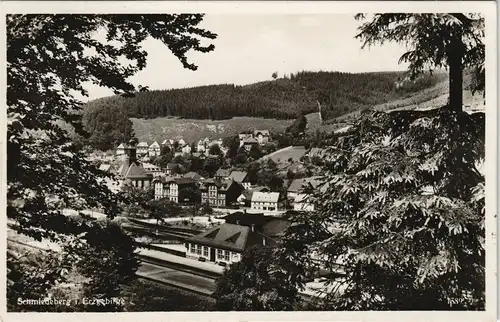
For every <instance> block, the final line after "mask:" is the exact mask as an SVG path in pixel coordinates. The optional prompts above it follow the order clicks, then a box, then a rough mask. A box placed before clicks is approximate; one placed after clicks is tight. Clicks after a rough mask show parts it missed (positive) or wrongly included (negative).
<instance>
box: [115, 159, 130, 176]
mask: <svg viewBox="0 0 500 322" xmlns="http://www.w3.org/2000/svg"><path fill="white" fill-rule="evenodd" d="M129 167H130V162H129V160H128V159H126V160H125V161H123V163H122V164H121V165H120V167H119V168H118V171H117V174H118V175H119V176H121V177H124V176H125V175H126V174H127V171H128V168H129Z"/></svg>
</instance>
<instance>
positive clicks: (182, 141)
mask: <svg viewBox="0 0 500 322" xmlns="http://www.w3.org/2000/svg"><path fill="white" fill-rule="evenodd" d="M177 142H178V143H179V146H184V145H186V141H184V139H180V140H179V141H177Z"/></svg>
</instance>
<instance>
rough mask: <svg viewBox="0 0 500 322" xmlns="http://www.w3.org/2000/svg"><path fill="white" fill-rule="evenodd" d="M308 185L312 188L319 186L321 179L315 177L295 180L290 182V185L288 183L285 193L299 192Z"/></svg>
mask: <svg viewBox="0 0 500 322" xmlns="http://www.w3.org/2000/svg"><path fill="white" fill-rule="evenodd" d="M309 184H311V185H312V186H313V188H315V187H317V186H319V185H320V184H321V177H320V176H316V177H309V178H302V179H295V180H293V181H292V183H290V186H288V189H287V191H288V192H301V191H303V190H304V188H306V187H307V186H308V185H309Z"/></svg>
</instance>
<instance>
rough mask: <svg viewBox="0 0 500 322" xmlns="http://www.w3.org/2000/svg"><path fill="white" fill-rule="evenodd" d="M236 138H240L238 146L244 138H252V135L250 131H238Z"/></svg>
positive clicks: (243, 141)
mask: <svg viewBox="0 0 500 322" xmlns="http://www.w3.org/2000/svg"><path fill="white" fill-rule="evenodd" d="M238 138H239V139H240V146H242V145H243V144H245V140H247V139H250V138H253V135H252V134H251V133H240V134H238Z"/></svg>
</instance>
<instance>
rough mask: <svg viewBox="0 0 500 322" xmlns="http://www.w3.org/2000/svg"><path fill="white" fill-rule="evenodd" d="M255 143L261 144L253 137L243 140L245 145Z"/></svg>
mask: <svg viewBox="0 0 500 322" xmlns="http://www.w3.org/2000/svg"><path fill="white" fill-rule="evenodd" d="M253 143H259V142H257V140H256V139H254V138H252V137H250V138H246V139H244V140H243V144H253Z"/></svg>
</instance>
